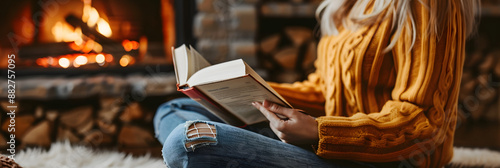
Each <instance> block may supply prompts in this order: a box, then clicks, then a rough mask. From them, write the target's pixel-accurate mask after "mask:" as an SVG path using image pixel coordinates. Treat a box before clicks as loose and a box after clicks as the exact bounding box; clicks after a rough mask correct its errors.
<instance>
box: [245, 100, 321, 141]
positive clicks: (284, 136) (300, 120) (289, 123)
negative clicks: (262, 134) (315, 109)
mask: <svg viewBox="0 0 500 168" xmlns="http://www.w3.org/2000/svg"><path fill="white" fill-rule="evenodd" d="M252 105H253V106H254V107H256V108H257V109H259V111H261V112H262V114H264V116H266V118H267V119H268V120H269V121H270V123H269V124H270V127H271V129H272V130H273V132H274V133H275V134H276V135H277V136H278V137H279V138H280V139H281V140H282V141H283V142H285V143H290V144H295V145H303V144H315V143H317V142H318V139H319V138H318V124H317V123H316V120H315V119H314V118H313V117H311V116H309V115H307V114H305V113H304V112H303V111H302V110H299V109H292V108H287V107H283V106H280V105H278V104H276V103H273V102H270V101H268V100H265V101H264V102H262V103H260V102H252Z"/></svg>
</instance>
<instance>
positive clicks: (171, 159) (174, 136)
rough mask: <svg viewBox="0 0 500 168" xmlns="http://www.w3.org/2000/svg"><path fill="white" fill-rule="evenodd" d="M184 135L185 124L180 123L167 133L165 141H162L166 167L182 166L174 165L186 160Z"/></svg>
mask: <svg viewBox="0 0 500 168" xmlns="http://www.w3.org/2000/svg"><path fill="white" fill-rule="evenodd" d="M185 137H186V136H185V126H184V124H180V125H178V126H177V127H176V128H175V129H174V130H173V131H172V132H171V133H170V134H169V135H168V137H167V139H166V140H165V143H163V149H162V155H163V160H164V161H165V164H166V165H167V167H182V166H176V165H178V164H180V163H182V162H185V161H186V160H185V159H186V157H187V156H186V150H185V149H184V141H185Z"/></svg>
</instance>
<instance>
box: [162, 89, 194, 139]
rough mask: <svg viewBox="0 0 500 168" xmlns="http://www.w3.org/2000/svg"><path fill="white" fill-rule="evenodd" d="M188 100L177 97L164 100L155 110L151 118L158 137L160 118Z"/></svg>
mask: <svg viewBox="0 0 500 168" xmlns="http://www.w3.org/2000/svg"><path fill="white" fill-rule="evenodd" d="M186 100H189V98H178V99H173V100H170V101H168V102H165V103H163V104H161V105H160V106H159V107H158V109H157V110H156V113H155V116H154V118H153V124H154V128H155V135H156V137H158V134H159V126H160V122H161V120H162V119H163V118H164V117H165V116H166V115H167V114H169V113H171V112H172V111H174V110H175V109H176V108H180V106H182V102H183V101H186Z"/></svg>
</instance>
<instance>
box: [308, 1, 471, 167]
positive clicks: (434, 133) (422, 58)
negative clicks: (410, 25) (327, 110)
mask: <svg viewBox="0 0 500 168" xmlns="http://www.w3.org/2000/svg"><path fill="white" fill-rule="evenodd" d="M443 2H444V1H443ZM412 3H418V2H416V1H412ZM449 7H451V8H455V9H456V10H455V11H454V13H451V14H450V16H454V17H450V18H448V19H447V20H444V21H443V23H442V24H443V25H444V26H443V34H441V37H437V36H436V35H435V33H432V32H428V31H427V30H429V29H428V26H429V25H428V24H429V23H428V19H427V18H428V11H427V10H426V8H425V7H422V6H417V7H414V8H412V10H413V12H414V15H413V16H414V19H415V30H416V37H415V38H416V40H415V43H414V46H413V48H411V49H410V45H411V43H412V41H411V34H407V32H405V31H403V33H402V35H401V36H400V38H399V40H398V42H397V43H396V45H395V47H394V48H393V49H392V55H393V58H394V66H395V71H396V75H397V76H396V82H395V86H394V88H393V90H392V92H391V100H388V101H387V102H386V103H385V104H384V105H383V106H382V108H381V110H380V111H378V112H364V113H356V114H354V115H352V116H350V117H342V116H325V117H319V118H317V120H316V121H317V122H318V129H319V138H320V140H319V144H318V149H317V151H316V152H317V154H318V155H319V156H321V157H323V158H327V159H349V160H358V161H366V162H390V161H400V160H401V159H407V158H409V157H412V155H415V153H416V154H425V155H430V154H431V153H432V152H433V151H432V150H434V149H435V148H436V147H437V146H439V145H441V144H442V143H443V141H444V140H445V139H446V138H447V135H450V134H451V135H452V132H453V131H454V130H453V128H454V126H452V124H454V123H455V120H454V119H456V106H457V104H456V103H457V97H458V88H459V83H460V79H461V73H462V65H463V59H464V46H465V34H464V31H463V30H462V27H463V25H462V21H461V18H460V17H461V14H460V13H459V12H460V11H458V10H459V9H460V6H449ZM449 128H452V129H449ZM450 131H451V132H450ZM448 138H452V136H451V137H448ZM422 146H425V148H422Z"/></svg>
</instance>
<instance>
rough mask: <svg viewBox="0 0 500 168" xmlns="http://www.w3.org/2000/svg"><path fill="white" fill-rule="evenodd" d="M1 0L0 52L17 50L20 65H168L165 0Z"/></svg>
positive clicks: (170, 38)
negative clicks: (2, 12) (2, 0)
mask: <svg viewBox="0 0 500 168" xmlns="http://www.w3.org/2000/svg"><path fill="white" fill-rule="evenodd" d="M1 3H2V5H1V6H2V7H0V8H2V11H7V12H6V13H7V14H6V15H4V16H2V18H1V19H0V21H2V23H8V24H5V25H4V26H2V28H0V33H1V34H3V35H6V36H3V37H2V39H1V42H0V45H1V48H2V49H0V52H1V53H2V54H4V53H8V52H14V53H17V56H18V57H17V60H16V66H17V67H18V68H20V69H38V70H41V69H42V72H45V71H47V70H53V71H62V72H64V71H71V70H69V69H73V70H75V69H78V70H79V71H83V72H85V71H86V70H90V71H92V70H99V69H113V68H123V67H125V68H126V67H134V66H144V65H151V64H155V65H157V64H161V65H169V64H170V63H171V61H170V60H171V59H170V52H169V51H168V50H169V48H170V47H171V46H173V45H174V42H175V32H174V27H175V23H174V22H175V21H174V15H173V13H174V11H173V8H172V5H171V1H169V0H151V1H134V0H94V1H92V0H20V1H7V2H1ZM2 59H3V58H2ZM2 62H3V61H2ZM2 64H3V63H2ZM2 66H3V65H2Z"/></svg>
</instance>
